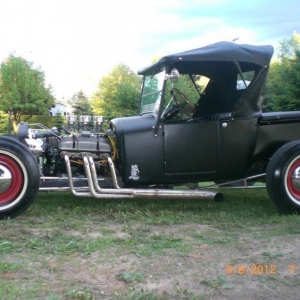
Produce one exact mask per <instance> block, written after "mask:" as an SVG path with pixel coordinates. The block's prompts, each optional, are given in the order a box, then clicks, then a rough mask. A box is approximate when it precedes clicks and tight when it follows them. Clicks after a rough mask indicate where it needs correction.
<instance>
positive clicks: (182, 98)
mask: <svg viewBox="0 0 300 300" xmlns="http://www.w3.org/2000/svg"><path fill="white" fill-rule="evenodd" d="M170 93H171V96H172V97H173V99H174V101H175V103H176V104H177V105H179V106H180V107H181V109H182V111H183V112H184V113H185V114H186V115H188V116H189V117H192V116H193V114H194V113H195V108H194V105H193V103H192V102H191V101H190V100H189V99H188V98H187V96H186V95H185V94H184V93H182V92H181V91H179V90H178V89H176V88H172V89H171V90H170Z"/></svg>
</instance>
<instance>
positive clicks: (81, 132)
mask: <svg viewBox="0 0 300 300" xmlns="http://www.w3.org/2000/svg"><path fill="white" fill-rule="evenodd" d="M70 117H72V118H68V119H67V120H68V127H65V128H63V131H64V133H65V134H61V133H60V132H58V130H57V128H55V127H54V128H52V129H49V128H47V127H45V126H43V125H41V124H31V125H30V127H32V126H33V127H39V128H38V129H32V128H29V127H28V124H27V123H20V124H19V137H20V139H21V140H22V139H24V140H25V142H26V144H27V145H28V146H29V148H30V150H31V152H32V153H33V154H34V156H35V157H36V158H37V161H38V163H39V165H40V170H41V173H42V175H43V176H57V175H63V174H66V167H65V160H64V156H65V155H68V156H69V159H70V162H71V168H72V173H73V174H74V175H76V176H78V175H83V174H84V166H83V160H82V153H87V154H88V155H89V156H91V157H92V158H93V160H94V164H95V167H96V170H97V174H99V175H102V176H104V175H105V173H106V171H107V169H108V166H107V158H108V157H109V156H111V157H114V156H115V155H116V150H115V147H114V146H111V145H112V143H113V140H112V138H111V137H109V136H107V134H104V133H102V132H101V125H102V122H103V118H102V117H94V118H95V119H96V120H97V121H93V122H92V121H91V119H90V118H91V117H90V116H81V117H80V122H78V123H76V122H75V121H76V119H75V117H76V116H70ZM74 119H75V120H74ZM96 122H97V123H96Z"/></svg>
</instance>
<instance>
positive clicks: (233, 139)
mask: <svg viewBox="0 0 300 300" xmlns="http://www.w3.org/2000/svg"><path fill="white" fill-rule="evenodd" d="M272 55H273V48H272V47H271V46H268V45H266V46H253V45H245V44H235V43H231V42H219V43H216V44H212V45H209V46H206V47H202V48H199V49H195V50H190V51H186V52H182V53H177V54H173V55H168V56H165V57H163V58H161V59H160V60H159V61H158V62H156V63H154V64H152V65H150V66H149V67H147V68H145V69H142V70H141V71H139V74H140V75H142V77H143V83H142V88H141V95H140V100H139V114H138V115H137V116H132V117H121V118H115V119H112V120H110V123H109V128H108V129H107V130H105V131H104V130H102V129H101V122H102V120H101V117H97V118H96V121H95V120H93V119H88V116H85V117H84V116H83V117H82V119H81V120H80V121H79V122H77V121H76V120H75V117H74V119H72V120H69V122H68V127H67V128H65V129H64V132H59V131H57V130H56V129H55V128H53V129H48V128H46V127H43V126H42V130H40V129H39V130H36V129H34V128H32V126H29V125H28V124H27V123H20V124H19V132H18V136H13V137H12V136H5V137H0V217H1V218H7V217H11V218H12V217H16V216H17V215H19V214H20V213H22V212H23V211H24V210H25V209H26V208H28V206H29V205H30V204H31V203H32V201H33V200H34V198H35V196H36V194H37V192H38V191H39V190H48V191H51V190H57V189H59V190H64V189H66V190H67V189H68V190H70V191H71V192H72V193H73V194H74V195H76V196H84V197H87V196H90V197H95V198H131V197H149V198H153V197H162V198H164V197H171V198H176V197H177V198H178V197H179V198H184V197H189V198H209V199H215V200H221V199H222V193H220V192H218V190H217V191H213V190H211V189H208V188H207V189H203V188H201V187H199V186H200V185H198V183H199V182H214V183H215V186H214V187H215V188H216V187H218V186H219V187H222V186H223V187H232V186H241V185H243V186H244V187H248V188H253V187H255V185H254V183H255V182H256V181H260V182H262V183H265V185H266V187H267V190H268V193H269V195H270V198H271V199H272V200H273V202H274V203H275V204H276V205H277V206H278V207H279V208H280V209H281V210H282V211H284V212H299V211H300V112H270V113H263V112H262V110H261V106H262V101H263V92H264V87H265V82H266V78H267V74H268V69H269V64H270V60H271V57H272ZM76 122H77V123H78V124H77V123H76ZM76 124H77V125H76ZM34 140H36V141H39V143H34V142H33V141H34ZM183 185H186V186H189V187H190V189H183V188H182V189H181V188H177V187H176V186H183Z"/></svg>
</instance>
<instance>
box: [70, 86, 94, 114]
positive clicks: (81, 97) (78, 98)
mask: <svg viewBox="0 0 300 300" xmlns="http://www.w3.org/2000/svg"><path fill="white" fill-rule="evenodd" d="M72 101H73V108H74V115H77V116H83V115H91V114H92V107H91V104H90V102H89V99H88V98H87V96H86V95H85V94H84V93H83V91H79V92H78V93H76V94H75V95H73V97H72Z"/></svg>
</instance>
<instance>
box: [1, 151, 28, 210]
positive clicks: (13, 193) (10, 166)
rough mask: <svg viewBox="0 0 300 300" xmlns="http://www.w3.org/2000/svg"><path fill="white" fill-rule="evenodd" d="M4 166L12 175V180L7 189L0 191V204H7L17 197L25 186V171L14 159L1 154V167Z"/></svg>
mask: <svg viewBox="0 0 300 300" xmlns="http://www.w3.org/2000/svg"><path fill="white" fill-rule="evenodd" d="M1 166H3V167H4V168H6V169H7V170H8V171H9V173H10V175H11V182H10V185H9V186H8V188H7V189H5V190H4V191H0V204H7V203H10V202H12V201H13V200H15V199H16V197H17V196H18V195H19V194H20V191H21V189H22V186H23V181H24V178H23V172H22V170H21V168H20V166H19V165H18V164H17V163H16V161H15V160H14V159H12V158H11V157H9V156H7V155H1V154H0V168H1Z"/></svg>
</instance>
